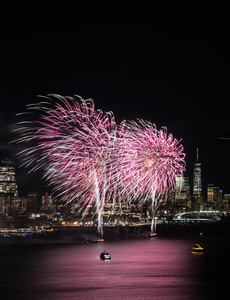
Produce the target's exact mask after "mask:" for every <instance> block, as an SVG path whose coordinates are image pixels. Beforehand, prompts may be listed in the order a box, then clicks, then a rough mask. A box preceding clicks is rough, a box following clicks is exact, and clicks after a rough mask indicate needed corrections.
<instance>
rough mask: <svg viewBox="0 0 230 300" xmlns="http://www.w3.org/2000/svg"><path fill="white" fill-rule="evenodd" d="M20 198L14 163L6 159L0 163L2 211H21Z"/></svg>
mask: <svg viewBox="0 0 230 300" xmlns="http://www.w3.org/2000/svg"><path fill="white" fill-rule="evenodd" d="M19 209H20V199H19V196H18V186H17V183H16V179H15V169H14V166H13V163H12V162H11V161H10V160H8V159H6V160H3V161H2V162H1V163H0V211H2V212H5V213H6V214H7V215H12V213H14V212H17V211H19Z"/></svg>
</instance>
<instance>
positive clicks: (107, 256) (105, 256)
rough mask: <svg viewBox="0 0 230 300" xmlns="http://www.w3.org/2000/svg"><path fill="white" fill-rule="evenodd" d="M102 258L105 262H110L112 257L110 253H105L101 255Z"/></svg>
mask: <svg viewBox="0 0 230 300" xmlns="http://www.w3.org/2000/svg"><path fill="white" fill-rule="evenodd" d="M100 258H101V259H103V260H110V259H111V255H110V254H109V253H108V252H106V251H104V252H102V253H101V254H100Z"/></svg>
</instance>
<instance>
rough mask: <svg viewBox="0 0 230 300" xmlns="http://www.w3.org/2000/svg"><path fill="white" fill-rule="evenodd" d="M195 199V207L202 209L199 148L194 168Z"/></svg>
mask: <svg viewBox="0 0 230 300" xmlns="http://www.w3.org/2000/svg"><path fill="white" fill-rule="evenodd" d="M193 199H194V209H195V210H200V206H201V200H202V180H201V163H200V162H199V150H198V148H197V155H196V162H195V163H194V170H193Z"/></svg>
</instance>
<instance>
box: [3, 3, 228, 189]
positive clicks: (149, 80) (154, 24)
mask: <svg viewBox="0 0 230 300" xmlns="http://www.w3.org/2000/svg"><path fill="white" fill-rule="evenodd" d="M180 9H182V10H180V11H179V6H178V7H175V6H173V5H172V7H168V10H167V13H166V12H165V11H164V9H161V11H158V10H157V9H155V10H154V9H153V11H152V12H149V11H148V8H147V7H146V8H143V9H142V10H141V11H140V12H139V11H138V7H137V10H136V15H133V14H132V12H131V11H127V12H124V11H122V13H121V14H119V13H117V14H114V16H113V17H110V16H109V14H107V17H104V18H102V15H103V14H102V13H101V14H100V15H98V14H96V13H95V14H92V13H91V14H88V13H86V14H85V15H83V14H81V13H80V12H79V11H76V10H75V11H72V13H70V12H69V13H68V14H67V13H65V12H64V11H63V12H62V13H60V12H59V14H56V13H54V12H53V13H52V12H50V11H49V12H47V11H46V12H45V10H42V9H41V8H40V11H39V12H38V11H36V12H37V14H35V12H31V14H30V13H25V12H24V13H23V14H22V13H18V11H17V8H15V9H14V11H13V12H12V11H11V10H10V8H9V9H8V10H6V11H5V13H4V15H5V18H4V19H2V20H1V24H0V25H1V26H0V38H1V48H0V49H1V50H0V51H1V68H0V72H1V82H0V133H1V136H0V137H1V142H0V145H1V146H0V153H1V155H2V156H7V155H8V154H10V156H14V154H15V152H16V150H17V149H16V148H17V147H15V146H12V145H8V142H9V141H10V140H11V139H12V138H13V135H12V133H10V131H11V130H12V124H14V123H15V122H16V121H17V118H16V117H15V114H16V113H18V112H22V111H24V110H25V106H26V104H29V103H34V102H36V101H38V98H37V95H39V94H40V95H46V94H48V93H56V94H61V95H74V94H77V95H81V96H82V97H83V98H92V99H93V100H94V102H95V104H96V108H101V109H103V110H106V111H110V110H111V111H113V112H114V114H115V118H116V120H117V123H120V122H121V121H122V120H123V119H127V120H130V119H135V118H143V119H146V120H149V121H151V122H153V123H155V124H156V126H157V127H158V128H160V127H161V126H166V127H167V128H168V131H169V132H171V133H172V134H173V136H174V137H175V138H177V139H181V138H182V143H183V145H184V150H185V153H186V164H187V167H186V169H187V170H186V173H185V175H186V176H189V177H190V180H192V171H193V164H194V162H195V160H196V148H197V147H199V153H200V161H201V163H202V172H203V183H204V187H205V186H206V184H207V183H214V184H216V185H218V186H220V188H223V189H224V192H225V193H230V156H229V153H230V140H227V139H219V138H218V137H229V138H230V119H229V110H230V108H229V98H230V97H229V95H230V89H229V79H230V75H229V74H230V73H229V71H230V58H229V57H230V44H229V36H230V24H229V15H230V11H229V6H228V5H227V4H224V2H221V1H220V2H219V4H215V5H213V6H203V7H201V5H200V4H199V5H196V4H195V2H193V6H192V5H191V6H189V4H188V6H187V7H185V6H184V7H182V8H181V7H180ZM70 11H71V9H70ZM147 14H148V16H147ZM92 16H93V17H92ZM16 163H17V161H16ZM17 176H18V180H19V182H20V184H21V187H22V185H23V182H24V188H25V185H26V187H27V188H28V189H33V190H36V188H38V183H37V182H36V180H37V177H39V176H38V175H33V176H34V179H33V180H30V182H29V183H28V179H27V176H26V175H25V171H24V170H18V174H17ZM26 181H27V183H26V184H25V182H26ZM22 189H23V187H22Z"/></svg>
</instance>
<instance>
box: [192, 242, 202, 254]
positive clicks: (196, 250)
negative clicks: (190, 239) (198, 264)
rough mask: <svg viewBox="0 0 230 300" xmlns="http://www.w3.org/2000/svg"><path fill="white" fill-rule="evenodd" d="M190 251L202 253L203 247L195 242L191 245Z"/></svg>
mask: <svg viewBox="0 0 230 300" xmlns="http://www.w3.org/2000/svg"><path fill="white" fill-rule="evenodd" d="M192 252H199V253H203V252H204V248H203V247H201V246H200V245H199V244H196V245H195V246H193V247H192Z"/></svg>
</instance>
